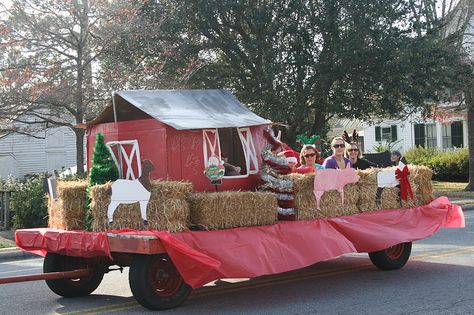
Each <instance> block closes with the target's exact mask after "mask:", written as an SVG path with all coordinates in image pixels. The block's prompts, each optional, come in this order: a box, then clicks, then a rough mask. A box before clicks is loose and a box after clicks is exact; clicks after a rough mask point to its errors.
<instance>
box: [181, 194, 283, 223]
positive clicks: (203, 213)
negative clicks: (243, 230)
mask: <svg viewBox="0 0 474 315" xmlns="http://www.w3.org/2000/svg"><path fill="white" fill-rule="evenodd" d="M188 201H189V203H190V206H191V222H192V224H193V225H195V226H196V227H198V228H200V229H204V230H220V229H227V228H235V227H244V226H257V225H269V224H273V223H275V221H276V219H277V212H278V205H277V199H276V196H275V194H273V193H268V192H250V191H224V192H215V193H194V194H191V195H190V196H189V198H188Z"/></svg>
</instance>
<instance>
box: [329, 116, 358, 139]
mask: <svg viewBox="0 0 474 315" xmlns="http://www.w3.org/2000/svg"><path fill="white" fill-rule="evenodd" d="M329 125H330V130H329V131H328V133H327V136H328V138H329V139H330V138H333V137H337V136H339V137H340V136H342V134H343V132H344V131H347V132H348V133H349V134H352V131H353V130H354V129H355V130H356V131H357V132H358V133H359V137H363V136H364V122H363V121H362V120H360V119H349V118H339V117H334V118H332V119H331V120H330V121H329Z"/></svg>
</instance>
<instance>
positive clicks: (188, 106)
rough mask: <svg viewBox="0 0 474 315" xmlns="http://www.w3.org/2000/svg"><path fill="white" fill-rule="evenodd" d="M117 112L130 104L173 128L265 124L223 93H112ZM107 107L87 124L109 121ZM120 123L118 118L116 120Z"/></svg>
mask: <svg viewBox="0 0 474 315" xmlns="http://www.w3.org/2000/svg"><path fill="white" fill-rule="evenodd" d="M114 97H115V105H116V108H117V110H120V107H125V106H127V105H126V104H124V102H123V101H122V100H121V99H123V100H125V101H126V102H127V103H129V104H131V105H133V106H134V107H136V108H138V109H139V110H141V111H143V112H144V113H146V114H148V115H149V116H151V117H153V118H155V119H156V120H159V121H161V122H163V123H165V124H167V125H169V126H171V127H173V128H175V129H178V130H184V129H203V128H228V127H245V126H255V125H265V124H269V123H271V121H269V120H267V119H264V118H262V117H259V116H258V115H256V114H255V113H253V112H252V111H250V110H249V109H248V108H247V107H245V105H244V104H242V103H241V102H240V101H239V100H238V99H237V98H236V97H235V96H234V95H232V93H230V92H229V91H225V90H135V91H119V92H116V93H115V96H114ZM110 114H111V108H110V106H109V107H108V108H107V109H105V110H104V112H102V114H100V115H99V116H98V117H97V118H96V119H94V120H93V121H91V122H89V123H88V125H95V124H98V123H102V122H107V121H110V117H109V120H108V119H106V116H110ZM119 121H120V119H119Z"/></svg>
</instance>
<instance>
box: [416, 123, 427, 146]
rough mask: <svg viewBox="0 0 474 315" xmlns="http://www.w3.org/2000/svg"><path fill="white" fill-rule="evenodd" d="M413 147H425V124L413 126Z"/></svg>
mask: <svg viewBox="0 0 474 315" xmlns="http://www.w3.org/2000/svg"><path fill="white" fill-rule="evenodd" d="M414 131H415V145H416V146H418V147H424V146H425V124H415V126H414Z"/></svg>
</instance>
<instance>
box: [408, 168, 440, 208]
mask: <svg viewBox="0 0 474 315" xmlns="http://www.w3.org/2000/svg"><path fill="white" fill-rule="evenodd" d="M408 168H409V170H410V175H409V176H408V180H409V181H410V183H412V190H413V193H414V194H415V198H416V205H418V206H420V205H426V204H428V203H430V202H431V201H432V200H433V199H434V195H433V185H432V182H431V178H432V176H433V171H432V170H431V169H430V168H429V167H426V166H420V165H409V167H408ZM413 186H416V187H413Z"/></svg>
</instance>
